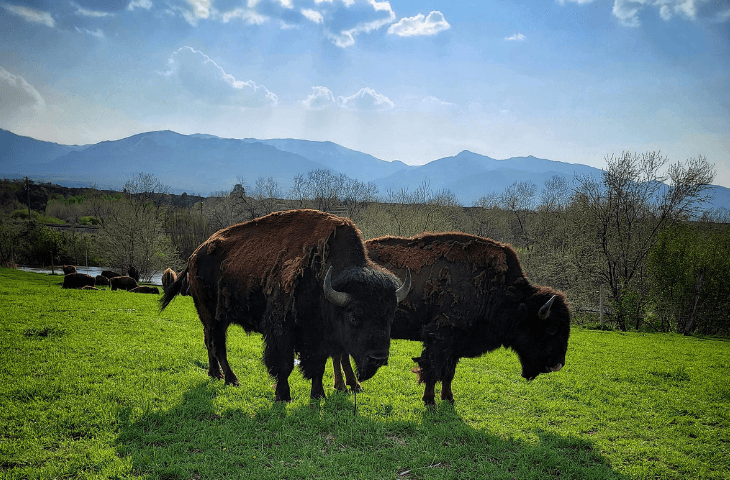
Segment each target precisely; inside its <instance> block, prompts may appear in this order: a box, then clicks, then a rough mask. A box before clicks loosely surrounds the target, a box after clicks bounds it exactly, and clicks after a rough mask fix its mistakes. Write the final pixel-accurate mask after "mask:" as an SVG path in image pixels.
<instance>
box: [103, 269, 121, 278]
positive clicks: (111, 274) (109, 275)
mask: <svg viewBox="0 0 730 480" xmlns="http://www.w3.org/2000/svg"><path fill="white" fill-rule="evenodd" d="M101 274H102V275H103V276H105V277H106V278H114V277H121V275H119V274H118V273H117V272H112V271H111V270H104V271H103V272H101Z"/></svg>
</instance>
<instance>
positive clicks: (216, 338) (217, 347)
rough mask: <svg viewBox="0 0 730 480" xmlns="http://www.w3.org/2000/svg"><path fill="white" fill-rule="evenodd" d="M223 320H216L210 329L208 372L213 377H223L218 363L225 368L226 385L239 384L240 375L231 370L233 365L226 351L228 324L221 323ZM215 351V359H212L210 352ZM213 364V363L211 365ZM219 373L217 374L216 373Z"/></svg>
mask: <svg viewBox="0 0 730 480" xmlns="http://www.w3.org/2000/svg"><path fill="white" fill-rule="evenodd" d="M221 323H222V322H216V323H215V324H214V326H213V327H211V328H210V330H209V332H208V333H209V335H208V338H209V339H210V346H208V359H209V364H208V374H209V375H210V376H211V377H215V378H221V376H220V370H218V368H217V367H218V364H219V365H220V368H221V369H222V370H223V378H225V379H226V385H238V377H236V374H235V373H233V370H231V366H230V365H229V364H228V354H227V352H226V329H227V328H228V325H227V324H223V325H221ZM211 350H212V352H213V356H214V358H215V360H217V364H216V362H215V361H210V357H211V355H210V352H211ZM211 364H212V365H213V366H212V367H211ZM216 374H217V375H216Z"/></svg>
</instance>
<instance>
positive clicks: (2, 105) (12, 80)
mask: <svg viewBox="0 0 730 480" xmlns="http://www.w3.org/2000/svg"><path fill="white" fill-rule="evenodd" d="M0 99H2V101H0V113H2V114H3V115H8V114H10V113H12V112H14V111H16V110H18V109H21V108H23V107H31V108H34V109H36V110H42V109H45V108H46V102H45V100H44V99H43V97H42V96H41V94H40V93H38V90H36V89H35V87H33V85H31V84H30V83H28V82H27V81H26V80H25V79H24V78H23V77H21V76H20V75H15V74H12V73H10V72H8V71H7V70H5V69H4V68H3V67H0Z"/></svg>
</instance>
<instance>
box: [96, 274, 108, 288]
mask: <svg viewBox="0 0 730 480" xmlns="http://www.w3.org/2000/svg"><path fill="white" fill-rule="evenodd" d="M95 280H96V285H99V286H108V285H109V278H108V277H105V276H104V275H97V276H96V278H95Z"/></svg>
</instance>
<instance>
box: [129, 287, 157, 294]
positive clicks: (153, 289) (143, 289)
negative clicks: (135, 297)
mask: <svg viewBox="0 0 730 480" xmlns="http://www.w3.org/2000/svg"><path fill="white" fill-rule="evenodd" d="M130 292H132V293H154V294H155V295H159V294H160V289H159V288H157V287H149V286H147V285H140V286H139V287H134V288H133V289H131V290H130Z"/></svg>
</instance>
